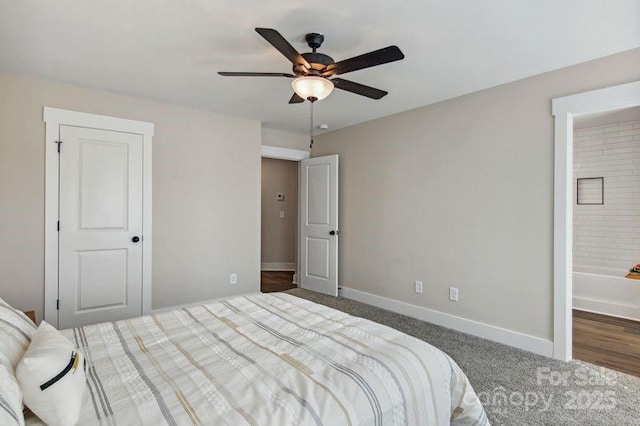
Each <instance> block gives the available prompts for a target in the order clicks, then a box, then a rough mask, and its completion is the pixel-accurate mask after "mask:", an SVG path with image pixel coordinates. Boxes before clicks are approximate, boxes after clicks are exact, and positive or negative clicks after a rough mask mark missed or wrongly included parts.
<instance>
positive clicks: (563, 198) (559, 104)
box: [552, 81, 640, 361]
mask: <svg viewBox="0 0 640 426" xmlns="http://www.w3.org/2000/svg"><path fill="white" fill-rule="evenodd" d="M552 105H553V116H554V118H555V155H554V163H555V165H554V254H553V259H554V276H553V282H554V289H553V292H554V333H553V334H554V337H553V348H554V349H553V354H554V358H556V359H560V360H564V361H568V360H571V359H573V325H574V324H573V319H574V318H573V308H574V302H573V296H574V292H573V288H574V268H573V263H574V253H573V252H574V244H573V242H574V241H573V240H574V235H573V234H574V232H573V222H574V217H573V213H574V203H576V204H577V202H578V197H579V196H580V197H582V196H583V195H584V196H586V198H581V199H583V200H585V199H590V201H591V202H593V203H594V205H595V201H598V203H602V200H603V197H606V186H604V185H602V184H603V181H604V180H605V179H586V180H584V181H582V182H580V184H582V187H581V188H580V189H579V188H578V185H579V183H578V181H577V177H575V179H574V125H576V121H577V123H578V124H577V125H578V127H580V120H581V118H585V119H589V118H594V117H596V116H598V115H600V116H601V117H602V116H604V115H605V114H604V113H611V112H614V111H620V110H625V109H630V108H634V107H638V106H640V81H637V82H632V83H627V84H622V85H619V86H613V87H608V88H605V89H599V90H593V91H590V92H585V93H579V94H576V95H570V96H566V97H563V98H556V99H554V100H553V103H552ZM576 119H577V120H576ZM632 129H633V125H632ZM620 132H624V131H622V130H621V131H620ZM585 133H588V132H585ZM603 133H604V132H603ZM618 136H619V135H618ZM622 136H625V137H626V136H628V135H627V134H624V135H622ZM631 136H632V137H631V140H633V139H634V137H633V135H631ZM621 143H622V142H621ZM603 144H604V142H603ZM603 151H604V150H603ZM631 152H633V148H632V150H631ZM620 154H622V153H620ZM616 155H617V154H616ZM603 161H610V159H607V160H603ZM594 171H595V170H594ZM632 176H633V175H632ZM592 177H595V178H599V177H604V176H588V178H592ZM579 191H581V192H582V193H581V194H579V193H578V192H579ZM602 191H605V192H604V194H603V193H602ZM632 194H633V190H632ZM598 196H600V197H599V198H598V200H595V198H597V197H598ZM632 199H635V200H637V199H638V194H637V193H636V194H635V197H632ZM594 200H595V201H594ZM599 205H601V206H602V205H603V204H599ZM595 216H597V215H595ZM587 221H588V220H587ZM594 232H596V234H597V231H594ZM639 241H640V239H635V240H634V239H632V245H633V244H637V243H638V242H639ZM631 251H633V248H631ZM578 254H579V253H578ZM583 254H584V252H583ZM576 261H577V260H576ZM578 266H579V265H578ZM627 297H628V298H630V297H631V295H627ZM636 356H637V353H636Z"/></svg>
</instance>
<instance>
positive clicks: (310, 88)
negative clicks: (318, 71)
mask: <svg viewBox="0 0 640 426" xmlns="http://www.w3.org/2000/svg"><path fill="white" fill-rule="evenodd" d="M291 86H293V90H294V92H296V94H297V95H298V96H300V97H301V98H302V99H309V98H315V99H316V100H318V101H319V100H322V99H324V98H326V97H327V96H329V94H330V93H331V91H332V90H333V83H332V82H331V80H328V79H326V78H324V77H317V76H304V77H298V78H296V79H295V80H293V81H292V82H291Z"/></svg>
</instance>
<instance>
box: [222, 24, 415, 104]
mask: <svg viewBox="0 0 640 426" xmlns="http://www.w3.org/2000/svg"><path fill="white" fill-rule="evenodd" d="M256 32H257V33H258V34H260V35H261V36H262V37H263V38H264V39H265V40H267V41H268V42H269V43H270V44H271V45H272V46H273V47H275V48H276V49H278V51H279V52H280V53H282V54H283V55H284V56H285V57H286V58H287V59H288V60H290V61H291V63H292V64H293V74H289V73H272V72H219V73H218V74H220V75H222V76H225V77H286V78H293V79H294V80H293V82H292V83H291V85H292V86H293V90H294V92H295V93H294V94H293V96H292V97H291V99H290V100H289V103H290V104H298V103H301V102H304V101H305V99H307V100H309V101H310V102H312V103H313V102H315V101H318V100H320V99H324V98H326V97H327V96H329V94H330V93H331V91H332V90H333V88H334V87H336V88H338V89H341V90H346V91H347V92H351V93H355V94H357V95H362V96H366V97H368V98H371V99H380V98H382V97H383V96H385V95H386V94H387V92H385V91H384V90H380V89H376V88H374V87H370V86H365V85H364V84H360V83H355V82H353V81H349V80H345V79H342V78H331V79H330V77H333V76H335V75H342V74H346V73H348V72H352V71H357V70H361V69H364V68H369V67H374V66H376V65H382V64H386V63H388V62H393V61H398V60H400V59H404V54H403V53H402V51H401V50H400V49H399V48H398V46H389V47H385V48H383V49H379V50H374V51H373V52H369V53H365V54H364V55H359V56H354V57H353V58H349V59H345V60H343V61H340V62H335V61H334V60H333V58H332V57H330V56H328V55H325V54H323V53H318V52H317V51H316V50H317V49H318V48H319V47H320V46H321V45H322V42H323V41H324V36H323V35H322V34H318V33H309V34H307V35H306V36H305V41H306V42H307V44H308V45H309V47H310V48H311V49H312V51H311V52H308V53H302V54H301V53H298V51H297V50H296V49H295V48H294V47H293V46H291V44H289V42H288V41H287V40H286V39H285V38H284V37H283V36H282V35H281V34H280V33H279V32H278V31H276V30H274V29H271V28H256Z"/></svg>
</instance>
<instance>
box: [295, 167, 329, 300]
mask: <svg viewBox="0 0 640 426" xmlns="http://www.w3.org/2000/svg"><path fill="white" fill-rule="evenodd" d="M332 232H333V234H332ZM300 240H301V247H300V260H301V261H300V269H301V271H300V287H302V288H306V289H309V290H313V291H317V292H320V293H325V294H329V295H332V296H337V295H338V156H337V155H329V156H326V157H316V158H311V159H307V160H302V161H301V162H300Z"/></svg>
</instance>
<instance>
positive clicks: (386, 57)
mask: <svg viewBox="0 0 640 426" xmlns="http://www.w3.org/2000/svg"><path fill="white" fill-rule="evenodd" d="M400 59H404V54H403V53H402V51H401V50H400V49H399V48H398V46H389V47H385V48H384V49H378V50H374V51H373V52H369V53H365V54H364V55H360V56H354V57H353V58H349V59H345V60H344V61H340V62H336V63H335V64H334V65H333V66H331V65H330V66H329V67H327V71H334V72H333V73H332V74H346V73H348V72H351V71H357V70H361V69H364V68H369V67H375V66H376V65H382V64H386V63H389V62H393V61H399V60H400Z"/></svg>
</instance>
